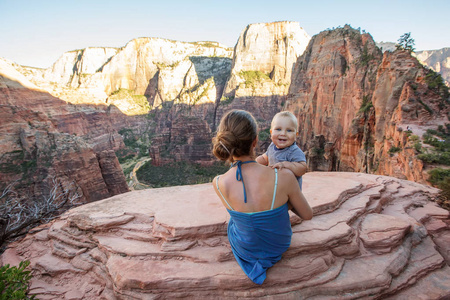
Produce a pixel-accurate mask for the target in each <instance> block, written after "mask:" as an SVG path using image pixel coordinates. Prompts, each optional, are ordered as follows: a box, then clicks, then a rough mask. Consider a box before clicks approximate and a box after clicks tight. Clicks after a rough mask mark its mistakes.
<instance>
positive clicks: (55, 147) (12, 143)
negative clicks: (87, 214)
mask: <svg viewBox="0 0 450 300" xmlns="http://www.w3.org/2000/svg"><path fill="white" fill-rule="evenodd" d="M0 90H1V91H0V113H1V118H2V123H1V124H2V125H1V127H0V140H1V141H2V143H1V146H0V164H1V169H0V175H1V179H2V180H1V182H2V189H3V188H5V187H6V185H8V184H10V183H14V182H15V185H14V190H15V191H16V192H17V193H18V194H19V195H20V196H22V197H26V196H28V197H29V198H30V199H38V198H40V197H42V196H46V195H48V193H49V191H50V190H51V189H52V187H53V185H54V184H55V183H54V182H57V184H58V185H60V186H61V187H65V188H68V187H70V189H72V190H73V191H74V192H77V193H78V194H79V195H80V196H81V199H80V201H81V203H83V202H90V201H95V200H100V199H104V198H106V197H110V196H113V195H116V194H119V193H123V192H126V191H128V186H127V184H126V181H125V177H124V175H123V172H122V170H121V168H120V165H119V162H118V160H117V157H116V156H115V154H114V150H117V149H118V148H120V147H121V145H123V141H122V138H121V136H120V135H118V134H117V132H116V131H115V130H114V129H113V127H114V126H113V125H112V123H113V122H111V120H112V119H114V117H109V118H108V116H107V115H108V113H107V112H106V111H104V110H102V109H101V108H95V107H83V108H80V107H75V106H73V105H68V104H67V103H66V102H64V101H62V100H60V99H58V98H55V97H53V96H52V95H50V94H48V93H47V92H45V91H44V90H42V89H39V88H37V87H36V86H34V85H33V84H32V83H31V82H29V81H28V80H27V79H26V78H25V77H24V76H23V75H22V74H20V73H18V72H17V71H16V70H15V68H14V67H13V66H12V64H11V63H10V62H8V61H5V60H0ZM117 119H118V118H117Z"/></svg>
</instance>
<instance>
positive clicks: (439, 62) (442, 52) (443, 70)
mask: <svg viewBox="0 0 450 300" xmlns="http://www.w3.org/2000/svg"><path fill="white" fill-rule="evenodd" d="M415 56H416V57H417V59H418V60H419V61H420V62H422V63H423V64H424V65H427V66H429V67H430V68H432V69H433V70H435V71H436V72H438V73H439V74H441V75H442V78H443V79H444V80H445V81H446V83H447V85H450V48H442V49H439V50H425V51H417V52H416V53H415Z"/></svg>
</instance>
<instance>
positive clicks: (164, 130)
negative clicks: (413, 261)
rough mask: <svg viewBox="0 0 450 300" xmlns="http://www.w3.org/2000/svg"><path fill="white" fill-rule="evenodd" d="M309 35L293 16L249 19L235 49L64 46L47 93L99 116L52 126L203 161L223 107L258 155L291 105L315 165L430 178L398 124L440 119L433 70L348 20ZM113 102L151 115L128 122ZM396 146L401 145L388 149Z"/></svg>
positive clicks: (167, 157)
mask: <svg viewBox="0 0 450 300" xmlns="http://www.w3.org/2000/svg"><path fill="white" fill-rule="evenodd" d="M309 40H310V37H309V36H308V35H307V34H306V33H305V32H304V31H303V29H302V28H301V27H300V26H299V24H298V23H296V22H275V23H267V24H252V25H249V26H247V28H245V29H244V30H243V32H242V33H241V35H240V37H239V40H238V42H237V44H236V47H235V49H234V53H233V55H231V50H230V49H228V48H225V47H223V46H221V45H219V44H218V43H214V42H199V43H182V42H176V41H170V40H165V39H158V38H139V39H135V40H132V41H130V42H129V43H128V44H127V45H126V46H124V47H123V48H121V49H103V48H96V49H90V48H88V49H85V50H83V51H81V50H80V51H78V52H76V51H75V52H73V53H67V54H65V55H64V56H63V57H62V58H61V60H60V61H58V62H57V63H55V65H54V67H53V68H52V69H49V70H45V72H47V73H48V74H52V75H51V76H53V78H65V80H63V82H64V84H65V85H66V87H65V88H64V89H63V90H61V91H59V92H56V93H54V94H55V95H60V96H61V98H62V99H66V100H67V101H69V102H71V103H80V102H89V101H93V102H92V103H95V104H97V105H98V106H97V107H96V111H95V113H92V111H90V112H88V113H85V112H84V111H83V112H80V116H82V117H80V118H77V117H76V114H74V113H72V114H70V115H67V114H60V113H58V114H59V115H60V116H61V117H60V120H64V121H63V122H62V121H61V122H60V123H59V125H58V126H59V127H58V128H65V129H64V130H65V131H66V132H70V133H75V132H79V131H80V130H81V131H82V132H83V135H85V136H88V138H90V139H91V140H92V141H96V142H95V144H96V145H101V147H102V148H101V149H103V150H104V149H107V148H108V145H109V146H110V147H112V148H113V149H118V148H121V147H122V146H123V145H122V144H121V139H122V137H121V136H119V135H117V131H119V130H122V131H123V130H126V131H127V132H128V131H132V132H133V136H134V138H135V139H136V140H137V143H138V144H139V147H140V149H139V150H138V151H139V152H140V153H142V152H146V151H145V149H143V148H144V145H149V152H150V154H151V157H152V159H153V163H154V164H164V163H167V162H170V161H173V160H188V161H194V162H202V163H205V162H206V163H207V162H211V161H212V160H213V158H212V156H211V153H210V145H209V142H210V139H211V136H212V134H213V132H214V131H215V129H216V125H217V123H218V121H219V120H220V118H221V116H222V115H223V114H224V113H225V112H226V111H228V110H230V109H246V110H249V111H250V112H252V113H253V114H254V115H255V117H256V118H257V120H258V121H259V124H260V131H261V134H260V141H261V142H260V144H259V149H258V152H262V151H264V150H265V149H266V147H267V145H268V142H269V139H268V136H269V134H268V130H269V126H270V120H271V118H272V116H273V115H274V114H275V113H277V112H278V111H280V110H282V109H288V110H291V111H293V112H294V113H296V114H297V116H298V118H299V121H300V133H301V135H300V138H299V140H298V142H299V143H300V145H301V147H302V148H303V149H304V150H305V151H307V153H308V161H309V167H310V170H325V171H329V170H345V171H358V172H369V173H378V174H386V175H392V176H397V177H399V178H407V179H409V180H414V181H419V182H425V180H426V179H427V175H426V174H423V172H422V171H423V168H424V166H423V164H422V162H421V161H420V160H417V159H416V158H415V156H416V155H417V152H415V151H414V150H413V149H412V148H411V146H412V142H411V140H410V139H408V137H409V136H408V135H410V134H411V133H406V132H405V130H404V129H406V126H409V127H410V128H414V130H413V132H412V134H414V135H416V134H417V135H419V137H420V135H421V134H422V133H423V132H424V131H425V130H426V129H428V128H433V129H435V127H437V126H438V125H444V124H445V122H446V121H445V115H446V113H448V105H447V104H448V103H447V102H446V101H447V100H445V99H444V100H442V98H440V96H439V92H437V91H436V90H434V89H433V88H431V87H430V86H431V85H430V84H429V83H428V82H427V76H428V75H429V73H428V70H426V69H424V68H423V67H422V66H421V65H420V64H419V63H418V61H417V60H416V59H415V58H413V57H411V56H410V55H409V54H408V53H406V52H401V51H400V52H392V53H391V52H385V53H384V54H383V53H382V52H381V51H380V49H379V48H378V47H377V46H376V44H375V43H374V41H373V39H372V37H371V36H370V35H369V34H361V33H360V31H359V30H354V29H352V28H350V27H349V26H346V27H345V28H338V29H336V30H327V31H324V32H322V33H320V34H319V35H316V36H314V37H313V38H312V39H311V41H310V43H309V45H308V47H307V49H306V51H304V49H305V47H306V45H307V43H308V41H309ZM102 49H103V50H102ZM94 50H95V51H94ZM302 53H303V54H302ZM75 54H77V55H75ZM231 56H232V57H233V59H232V60H231V59H230V57H231ZM69 58H70V59H69ZM89 61H94V62H95V63H91V64H88V63H87V62H89ZM88 65H89V66H90V67H87V66H88ZM84 66H86V67H84ZM18 69H19V70H20V71H21V72H23V73H24V74H25V75H26V76H27V78H29V79H32V81H33V82H34V83H35V84H36V85H39V86H45V87H46V88H47V87H48V86H52V85H51V84H50V82H48V81H45V79H44V78H43V77H42V76H41V77H39V76H38V74H39V72H41V71H39V70H33V69H27V68H23V67H22V68H21V67H19V68H18ZM64 70H75V71H74V72H73V73H71V74H69V73H70V72H69V73H67V74H66V71H64ZM77 70H80V71H77ZM83 70H84V71H83ZM47 73H46V74H47ZM82 74H83V75H82ZM46 76H47V78H50V77H51V76H50V75H46ZM49 76H50V77H49ZM58 76H59V77H58ZM73 78H76V80H74V79H73ZM45 82H46V83H45ZM60 88H61V86H57V88H55V89H53V90H52V91H53V92H55V90H58V89H60ZM53 92H52V93H53ZM36 103H37V102H36ZM100 104H102V105H100ZM103 105H104V106H103ZM76 107H77V108H78V109H81V108H80V107H81V106H76ZM100 107H102V108H101V109H99V108H100ZM442 107H443V108H442ZM117 108H118V109H119V110H121V111H122V112H125V113H126V114H128V115H136V114H143V115H144V116H146V118H133V117H129V118H125V117H124V116H123V115H121V114H119V113H118V111H117ZM81 110H85V109H84V108H83V109H81ZM430 111H431V112H430ZM80 119H81V120H80ZM104 119H107V121H105V123H103V122H104V121H103V120H104ZM94 124H95V126H94ZM105 124H106V125H105ZM70 128H73V129H70ZM75 128H76V129H75ZM71 130H72V131H71ZM394 148H395V149H396V148H399V149H401V151H398V152H396V153H392V152H391V151H390V150H391V149H394ZM96 149H97V148H96ZM131 151H136V149H131ZM425 168H426V166H425Z"/></svg>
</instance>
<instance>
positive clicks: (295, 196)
mask: <svg viewBox="0 0 450 300" xmlns="http://www.w3.org/2000/svg"><path fill="white" fill-rule="evenodd" d="M286 173H287V175H286V176H283V180H286V184H284V185H283V186H284V187H286V189H287V194H288V197H289V203H288V205H289V204H290V205H292V207H293V209H291V210H292V212H293V213H295V214H296V215H298V216H299V217H300V218H302V219H303V220H311V219H312V217H313V212H312V209H311V206H309V203H308V201H306V198H305V196H304V195H303V193H302V191H301V190H300V187H299V185H298V182H297V179H296V178H295V176H294V175H293V174H292V173H291V172H286Z"/></svg>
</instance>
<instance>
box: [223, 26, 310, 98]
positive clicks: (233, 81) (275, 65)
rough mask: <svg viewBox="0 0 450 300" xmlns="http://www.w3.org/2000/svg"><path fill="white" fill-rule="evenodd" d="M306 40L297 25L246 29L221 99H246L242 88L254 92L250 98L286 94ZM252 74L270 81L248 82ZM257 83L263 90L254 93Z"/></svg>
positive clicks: (253, 79)
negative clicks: (242, 97) (261, 82)
mask: <svg viewBox="0 0 450 300" xmlns="http://www.w3.org/2000/svg"><path fill="white" fill-rule="evenodd" d="M309 40H310V36H309V35H308V34H307V33H306V32H305V31H304V30H303V28H301V27H300V25H299V23H297V22H275V23H258V24H251V25H248V26H247V28H245V29H244V30H243V31H242V33H241V35H240V36H239V39H238V42H237V44H236V46H235V48H234V54H233V66H232V72H231V76H230V78H229V79H228V82H227V86H226V88H225V91H224V96H225V97H240V96H248V89H245V88H251V89H252V90H253V93H252V94H251V95H252V96H267V95H269V96H271V95H273V94H282V95H283V94H285V93H286V92H287V88H288V87H289V83H290V81H291V73H292V68H293V66H294V64H295V61H296V60H297V58H298V57H299V56H300V55H302V54H303V52H304V51H305V48H306V46H307V45H308V42H309ZM256 72H258V73H256ZM255 73H256V75H258V74H261V75H265V77H266V78H267V79H270V80H266V81H263V79H264V78H261V77H259V78H251V77H252V75H253V74H255ZM249 77H250V78H249ZM258 81H263V84H262V85H263V86H262V87H260V88H258V89H257V87H256V86H257V85H259V84H260V82H258ZM242 90H243V91H242ZM241 91H242V93H241Z"/></svg>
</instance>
